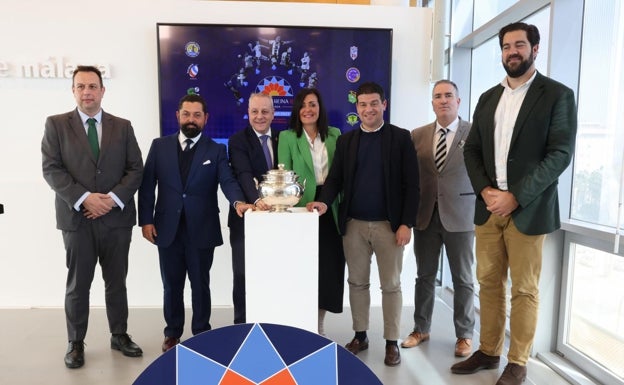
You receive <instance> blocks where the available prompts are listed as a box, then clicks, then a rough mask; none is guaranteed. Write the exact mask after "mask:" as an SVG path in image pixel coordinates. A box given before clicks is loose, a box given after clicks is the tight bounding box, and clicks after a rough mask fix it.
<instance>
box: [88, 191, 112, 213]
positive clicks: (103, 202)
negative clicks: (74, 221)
mask: <svg viewBox="0 0 624 385" xmlns="http://www.w3.org/2000/svg"><path fill="white" fill-rule="evenodd" d="M82 205H83V206H84V209H83V210H82V213H83V215H84V216H85V217H87V218H89V219H96V218H99V217H101V216H103V215H106V214H108V213H109V212H110V211H111V209H112V208H113V206H115V201H114V200H113V198H111V197H110V195H107V194H100V193H91V194H89V195H88V196H87V198H85V200H84V201H83V202H82Z"/></svg>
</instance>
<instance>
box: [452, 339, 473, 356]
mask: <svg viewBox="0 0 624 385" xmlns="http://www.w3.org/2000/svg"><path fill="white" fill-rule="evenodd" d="M470 353H472V340H471V339H470V338H458V339H457V342H456V343H455V357H468V356H469V355H470Z"/></svg>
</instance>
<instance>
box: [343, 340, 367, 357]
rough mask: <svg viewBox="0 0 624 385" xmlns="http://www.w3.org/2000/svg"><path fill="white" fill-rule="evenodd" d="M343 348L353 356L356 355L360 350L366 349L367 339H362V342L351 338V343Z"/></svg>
mask: <svg viewBox="0 0 624 385" xmlns="http://www.w3.org/2000/svg"><path fill="white" fill-rule="evenodd" d="M345 348H347V350H348V351H350V352H351V353H353V354H358V353H359V352H361V351H362V350H366V349H368V338H366V339H364V341H360V340H358V339H357V338H353V339H352V340H351V342H349V343H348V344H346V345H345Z"/></svg>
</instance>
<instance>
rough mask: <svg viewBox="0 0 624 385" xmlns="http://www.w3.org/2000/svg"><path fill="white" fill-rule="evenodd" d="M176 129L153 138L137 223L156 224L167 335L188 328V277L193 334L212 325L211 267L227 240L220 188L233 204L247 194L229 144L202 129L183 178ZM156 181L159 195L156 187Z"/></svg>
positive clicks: (140, 189) (176, 333) (174, 334)
mask: <svg viewBox="0 0 624 385" xmlns="http://www.w3.org/2000/svg"><path fill="white" fill-rule="evenodd" d="M180 151H181V149H180V144H179V141H178V134H175V135H170V136H167V137H163V138H157V139H154V141H153V142H152V145H151V147H150V151H149V154H148V155H147V159H146V161H145V171H144V174H143V183H142V184H141V187H140V188H139V204H138V206H139V226H143V225H147V224H153V225H154V227H155V229H156V232H157V237H156V245H157V246H158V254H159V257H160V269H161V276H162V281H163V286H164V314H165V321H166V322H167V327H166V328H165V336H167V337H174V338H179V337H180V336H181V335H182V331H183V328H184V300H183V292H184V283H185V280H186V274H187V273H188V276H189V281H190V282H191V289H192V302H193V320H192V324H191V330H192V332H193V334H198V333H201V332H203V331H205V330H210V323H209V322H210V307H211V301H210V286H209V285H210V267H211V266H212V259H213V254H214V248H215V247H216V246H219V245H222V244H223V238H222V234H221V224H220V221H219V207H218V203H217V201H218V199H217V189H218V187H219V185H220V186H221V190H222V191H223V193H224V194H225V196H226V197H227V199H228V200H229V201H230V202H231V203H232V204H234V202H236V201H241V202H243V201H244V200H245V198H244V196H243V193H242V191H241V189H240V187H239V185H238V182H237V181H236V179H235V178H234V175H233V174H232V170H231V169H230V166H229V163H228V158H227V153H226V149H225V146H224V145H222V144H218V143H216V142H214V141H213V140H212V139H210V138H209V137H207V136H205V135H202V136H201V137H200V138H199V140H198V141H197V143H196V144H195V145H194V146H193V148H192V149H191V151H193V152H194V153H193V154H192V161H191V163H190V168H189V171H188V176H187V178H186V184H184V185H183V184H182V180H183V178H182V175H181V174H180V164H179V156H180ZM156 186H158V196H156V193H155V188H156Z"/></svg>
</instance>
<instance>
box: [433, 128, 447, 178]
mask: <svg viewBox="0 0 624 385" xmlns="http://www.w3.org/2000/svg"><path fill="white" fill-rule="evenodd" d="M447 132H448V128H440V136H439V137H438V143H437V144H436V152H435V165H436V168H437V169H438V172H441V171H442V169H443V168H444V161H445V160H446V133H447Z"/></svg>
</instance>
